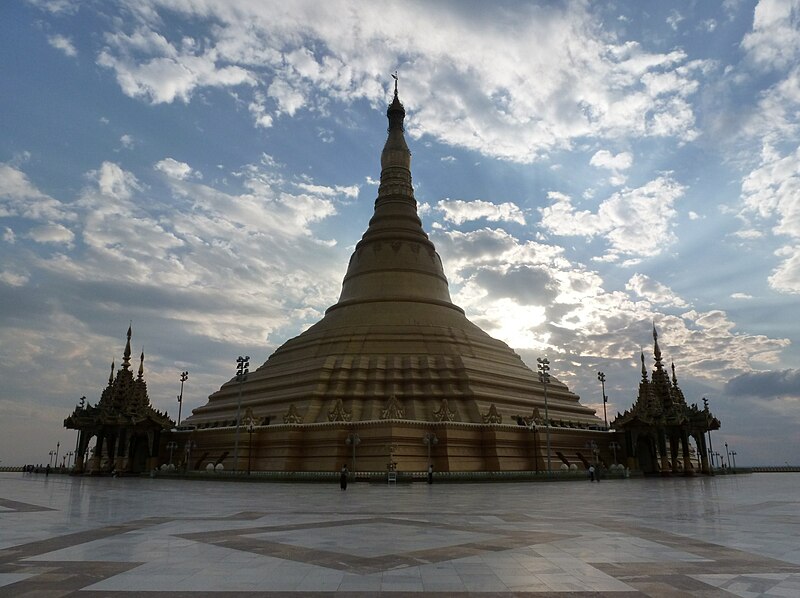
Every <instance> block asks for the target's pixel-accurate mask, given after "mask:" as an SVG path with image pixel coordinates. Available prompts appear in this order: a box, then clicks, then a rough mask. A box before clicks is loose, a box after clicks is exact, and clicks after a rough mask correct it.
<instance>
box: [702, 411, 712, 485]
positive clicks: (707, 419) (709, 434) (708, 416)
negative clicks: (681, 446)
mask: <svg viewBox="0 0 800 598" xmlns="http://www.w3.org/2000/svg"><path fill="white" fill-rule="evenodd" d="M703 408H704V409H705V412H706V423H707V424H709V427H708V454H709V455H710V456H711V469H712V470H713V469H714V447H713V446H712V444H711V426H710V423H711V421H710V420H711V412H710V411H709V410H708V399H707V398H705V397H703Z"/></svg>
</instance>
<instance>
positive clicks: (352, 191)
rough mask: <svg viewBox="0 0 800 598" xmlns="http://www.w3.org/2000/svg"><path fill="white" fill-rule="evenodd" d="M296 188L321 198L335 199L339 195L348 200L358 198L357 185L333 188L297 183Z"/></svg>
mask: <svg viewBox="0 0 800 598" xmlns="http://www.w3.org/2000/svg"><path fill="white" fill-rule="evenodd" d="M297 187H299V188H300V189H302V190H303V191H308V192H310V193H314V194H316V195H321V196H323V197H337V196H340V195H343V196H345V197H348V198H350V199H355V198H356V197H358V185H348V186H341V185H336V186H334V187H328V186H325V185H313V184H309V183H297Z"/></svg>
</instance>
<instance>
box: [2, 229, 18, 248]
mask: <svg viewBox="0 0 800 598" xmlns="http://www.w3.org/2000/svg"><path fill="white" fill-rule="evenodd" d="M3 241H5V242H6V243H8V244H9V245H13V244H14V243H16V241H17V235H16V234H14V231H13V230H12V229H10V228H8V227H7V226H6V227H5V229H4V230H3Z"/></svg>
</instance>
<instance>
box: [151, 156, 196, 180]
mask: <svg viewBox="0 0 800 598" xmlns="http://www.w3.org/2000/svg"><path fill="white" fill-rule="evenodd" d="M154 168H155V169H156V170H159V171H161V172H163V173H164V174H166V175H167V176H168V177H172V178H174V179H178V180H179V181H185V180H187V179H191V178H194V179H201V178H203V175H202V174H200V173H199V172H197V171H195V170H193V169H192V167H191V166H189V165H188V164H187V163H186V162H179V161H178V160H175V159H174V158H164V159H163V160H160V161H158V162H156V165H155V167H154Z"/></svg>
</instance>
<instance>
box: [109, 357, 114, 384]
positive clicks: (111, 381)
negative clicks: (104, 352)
mask: <svg viewBox="0 0 800 598" xmlns="http://www.w3.org/2000/svg"><path fill="white" fill-rule="evenodd" d="M112 384H114V359H113V358H112V359H111V373H110V374H109V375H108V385H109V386H111V385H112Z"/></svg>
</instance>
